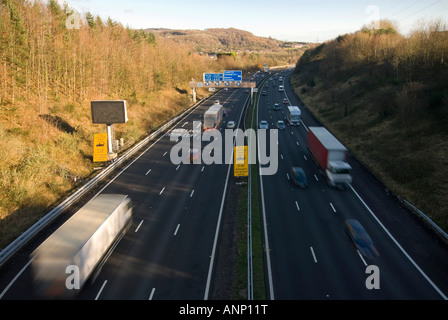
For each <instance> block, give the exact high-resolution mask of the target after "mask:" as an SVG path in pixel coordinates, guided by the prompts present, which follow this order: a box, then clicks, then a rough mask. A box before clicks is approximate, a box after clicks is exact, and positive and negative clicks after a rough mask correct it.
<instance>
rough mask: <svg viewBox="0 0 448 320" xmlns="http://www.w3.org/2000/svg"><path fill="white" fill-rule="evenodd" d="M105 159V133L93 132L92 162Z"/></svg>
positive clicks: (104, 160)
mask: <svg viewBox="0 0 448 320" xmlns="http://www.w3.org/2000/svg"><path fill="white" fill-rule="evenodd" d="M106 161H107V133H99V134H95V136H94V138H93V162H106Z"/></svg>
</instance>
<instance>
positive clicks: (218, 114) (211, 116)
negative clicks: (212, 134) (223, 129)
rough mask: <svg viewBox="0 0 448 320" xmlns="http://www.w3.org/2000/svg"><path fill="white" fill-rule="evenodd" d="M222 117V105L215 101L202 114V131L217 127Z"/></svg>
mask: <svg viewBox="0 0 448 320" xmlns="http://www.w3.org/2000/svg"><path fill="white" fill-rule="evenodd" d="M222 117H223V108H222V105H220V104H217V103H215V104H214V105H212V106H211V107H210V108H209V109H208V110H207V111H206V112H205V114H204V126H203V129H204V131H205V130H209V129H217V128H218V127H219V125H220V123H221V121H222Z"/></svg>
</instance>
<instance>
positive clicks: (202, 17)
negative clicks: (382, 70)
mask: <svg viewBox="0 0 448 320" xmlns="http://www.w3.org/2000/svg"><path fill="white" fill-rule="evenodd" d="M61 2H67V3H68V4H69V6H70V7H72V8H74V9H76V10H77V11H79V12H80V13H86V12H87V11H90V12H91V13H94V14H95V15H99V16H100V17H102V18H104V19H107V17H111V18H112V19H113V20H115V21H118V22H120V23H121V24H123V25H124V26H129V27H130V28H135V29H140V28H143V29H145V28H169V29H199V30H204V29H208V28H229V27H234V28H237V29H241V30H246V31H249V32H252V33H253V34H255V35H257V36H262V37H273V38H275V39H278V40H285V41H286V40H288V41H309V42H322V41H326V40H330V39H334V38H335V37H337V36H338V35H340V34H345V33H350V32H354V31H357V30H359V29H360V28H361V27H362V26H363V25H365V24H367V23H369V22H371V21H375V20H377V19H378V18H379V19H391V20H394V21H396V23H397V24H398V26H399V29H400V32H402V33H403V34H405V35H406V34H407V33H408V32H409V31H410V30H412V28H413V27H414V26H415V24H416V22H417V21H418V20H419V19H422V18H423V19H437V18H442V19H444V21H445V22H446V23H448V19H447V18H446V17H448V1H447V0H369V1H365V0H346V1H330V0H305V1H303V0H256V1H255V0H222V1H216V0H162V1H160V0H159V1H156V0H127V1H125V0H61Z"/></svg>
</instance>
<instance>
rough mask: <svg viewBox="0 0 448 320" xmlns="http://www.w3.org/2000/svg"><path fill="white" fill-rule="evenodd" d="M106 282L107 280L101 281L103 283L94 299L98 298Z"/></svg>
mask: <svg viewBox="0 0 448 320" xmlns="http://www.w3.org/2000/svg"><path fill="white" fill-rule="evenodd" d="M106 283H107V280H104V283H103V285H102V286H101V288H100V291H98V294H97V295H96V297H95V300H98V299H99V297H100V295H101V292H103V290H104V287H105V286H106Z"/></svg>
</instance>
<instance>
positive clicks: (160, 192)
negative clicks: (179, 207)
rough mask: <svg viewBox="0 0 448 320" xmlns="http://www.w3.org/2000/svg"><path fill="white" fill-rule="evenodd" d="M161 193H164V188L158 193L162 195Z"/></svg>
mask: <svg viewBox="0 0 448 320" xmlns="http://www.w3.org/2000/svg"><path fill="white" fill-rule="evenodd" d="M163 191H165V187H163V189H162V190H161V191H160V193H159V195H161V194H162V193H163Z"/></svg>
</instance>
